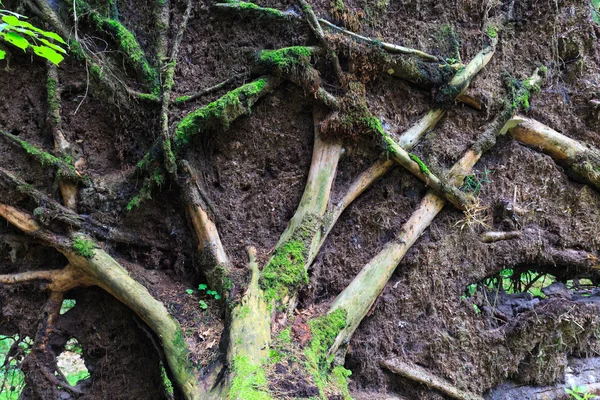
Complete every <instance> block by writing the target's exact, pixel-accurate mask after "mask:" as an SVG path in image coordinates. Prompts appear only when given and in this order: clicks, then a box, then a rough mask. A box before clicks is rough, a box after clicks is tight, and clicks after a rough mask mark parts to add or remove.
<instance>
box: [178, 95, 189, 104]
mask: <svg viewBox="0 0 600 400" xmlns="http://www.w3.org/2000/svg"><path fill="white" fill-rule="evenodd" d="M191 98H192V96H181V97H178V98H176V99H175V103H178V104H179V103H185V102H186V101H188V100H189V99H191Z"/></svg>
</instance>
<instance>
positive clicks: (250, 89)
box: [175, 78, 267, 149]
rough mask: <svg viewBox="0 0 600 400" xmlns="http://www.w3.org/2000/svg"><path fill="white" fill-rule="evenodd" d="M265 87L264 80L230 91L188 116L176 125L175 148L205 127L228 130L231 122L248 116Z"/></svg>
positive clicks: (265, 82)
mask: <svg viewBox="0 0 600 400" xmlns="http://www.w3.org/2000/svg"><path fill="white" fill-rule="evenodd" d="M266 85H267V80H266V79H264V78H263V79H258V80H256V81H254V82H251V83H248V84H246V85H244V86H241V87H239V88H237V89H235V90H232V91H230V92H229V93H227V94H225V95H224V96H223V97H221V98H219V99H218V100H215V101H213V102H212V103H210V104H209V105H207V106H205V107H202V108H199V109H197V110H196V111H193V112H191V113H190V114H188V115H187V116H186V117H185V118H184V119H182V120H181V122H179V125H177V130H176V131H175V148H176V149H177V148H179V147H180V146H182V145H184V144H186V143H188V142H189V141H190V140H191V139H192V137H193V136H194V135H196V134H197V133H198V132H199V131H201V130H202V129H204V128H207V127H220V128H223V129H228V128H229V126H230V124H231V122H233V121H234V120H235V119H236V118H238V117H239V116H241V115H244V114H250V112H251V107H252V105H254V103H255V102H256V101H257V100H258V98H259V95H260V94H261V93H262V91H263V89H264V88H265V86H266Z"/></svg>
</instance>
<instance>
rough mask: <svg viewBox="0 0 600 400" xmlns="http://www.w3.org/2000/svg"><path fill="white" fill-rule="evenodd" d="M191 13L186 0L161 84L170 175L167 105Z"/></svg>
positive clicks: (171, 157) (174, 168)
mask: <svg viewBox="0 0 600 400" xmlns="http://www.w3.org/2000/svg"><path fill="white" fill-rule="evenodd" d="M191 13H192V0H188V1H187V7H186V9H185V12H184V14H183V20H182V21H181V26H180V27H179V30H178V31H177V35H176V36H175V40H173V46H172V49H171V55H170V57H169V62H168V63H167V64H166V68H165V76H164V79H163V85H162V106H161V111H160V123H161V137H162V138H163V143H162V144H163V154H164V156H165V157H164V165H165V169H166V170H167V172H168V173H169V174H170V175H171V176H173V177H174V176H175V175H176V174H177V163H176V162H175V154H173V149H172V148H171V138H170V135H169V106H170V105H171V91H172V90H173V85H174V84H175V66H176V65H177V55H178V54H179V46H180V45H181V40H182V39H183V34H184V33H185V30H186V28H187V23H188V20H189V19H190V14H191Z"/></svg>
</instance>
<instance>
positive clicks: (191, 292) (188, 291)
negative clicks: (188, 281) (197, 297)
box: [185, 289, 194, 294]
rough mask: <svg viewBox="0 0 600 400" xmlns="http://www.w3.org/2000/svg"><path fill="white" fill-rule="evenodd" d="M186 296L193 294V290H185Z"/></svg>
mask: <svg viewBox="0 0 600 400" xmlns="http://www.w3.org/2000/svg"><path fill="white" fill-rule="evenodd" d="M185 292H186V293H187V294H194V289H185Z"/></svg>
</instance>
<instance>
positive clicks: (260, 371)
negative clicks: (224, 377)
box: [229, 356, 271, 400]
mask: <svg viewBox="0 0 600 400" xmlns="http://www.w3.org/2000/svg"><path fill="white" fill-rule="evenodd" d="M231 370H232V372H233V380H232V382H231V388H230V390H229V398H230V399H240V400H241V399H244V400H270V399H271V396H270V395H269V394H268V393H267V390H268V388H267V377H266V375H265V371H264V368H263V367H262V365H260V364H258V365H256V364H252V363H251V362H250V360H249V359H248V357H247V356H237V357H235V358H234V359H233V363H232V365H231Z"/></svg>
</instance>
